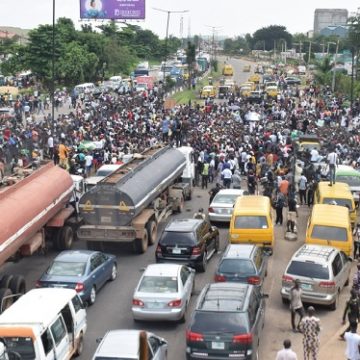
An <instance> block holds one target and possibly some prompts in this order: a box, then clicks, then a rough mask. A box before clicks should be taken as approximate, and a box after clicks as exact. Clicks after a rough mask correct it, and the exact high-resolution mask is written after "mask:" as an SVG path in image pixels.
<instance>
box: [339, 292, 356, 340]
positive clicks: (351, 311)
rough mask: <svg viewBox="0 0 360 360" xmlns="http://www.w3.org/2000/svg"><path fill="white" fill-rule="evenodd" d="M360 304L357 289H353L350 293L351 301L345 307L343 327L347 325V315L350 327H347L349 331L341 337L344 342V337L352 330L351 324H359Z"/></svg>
mask: <svg viewBox="0 0 360 360" xmlns="http://www.w3.org/2000/svg"><path fill="white" fill-rule="evenodd" d="M359 306H360V302H359V297H358V294H357V291H356V290H355V289H351V291H350V299H349V300H348V301H347V302H346V305H345V310H344V315H343V318H342V323H343V325H344V324H345V318H346V315H347V317H348V320H349V326H348V327H347V329H346V330H345V331H344V332H343V333H342V334H341V335H340V338H341V339H342V340H344V336H345V333H346V332H348V331H349V330H350V328H351V324H354V323H355V324H357V323H358V321H359V318H360V311H359V310H360V309H359Z"/></svg>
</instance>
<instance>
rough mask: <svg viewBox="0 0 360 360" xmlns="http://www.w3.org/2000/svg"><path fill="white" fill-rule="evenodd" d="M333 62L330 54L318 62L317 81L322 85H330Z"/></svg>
mask: <svg viewBox="0 0 360 360" xmlns="http://www.w3.org/2000/svg"><path fill="white" fill-rule="evenodd" d="M331 70H332V64H331V59H330V57H329V56H326V57H325V58H324V59H323V60H322V61H319V62H317V63H316V73H315V81H316V82H317V83H319V84H320V85H330V84H331V80H332V72H331Z"/></svg>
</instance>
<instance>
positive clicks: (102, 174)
mask: <svg viewBox="0 0 360 360" xmlns="http://www.w3.org/2000/svg"><path fill="white" fill-rule="evenodd" d="M112 172H113V171H112V170H98V171H97V172H96V176H104V177H105V176H108V175H109V174H111V173H112Z"/></svg>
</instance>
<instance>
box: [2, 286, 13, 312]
mask: <svg viewBox="0 0 360 360" xmlns="http://www.w3.org/2000/svg"><path fill="white" fill-rule="evenodd" d="M11 295H12V292H11V290H10V289H8V288H0V313H1V312H3V310H6V309H8V308H9V307H10V306H11V305H12V304H13V302H14V299H13V298H12V297H10V298H8V299H4V298H5V297H7V296H11Z"/></svg>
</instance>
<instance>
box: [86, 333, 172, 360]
mask: <svg viewBox="0 0 360 360" xmlns="http://www.w3.org/2000/svg"><path fill="white" fill-rule="evenodd" d="M140 333H141V331H140V330H111V331H108V332H107V333H106V334H105V336H104V337H103V338H102V339H99V342H100V344H99V346H98V347H97V349H96V351H95V354H94V355H93V357H92V360H106V359H109V360H111V359H134V360H139V359H140V355H139V354H140ZM146 336H147V340H148V357H147V358H148V359H149V360H166V359H167V347H168V346H167V342H166V340H164V339H162V338H160V337H158V336H156V335H154V334H152V333H149V332H146Z"/></svg>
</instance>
